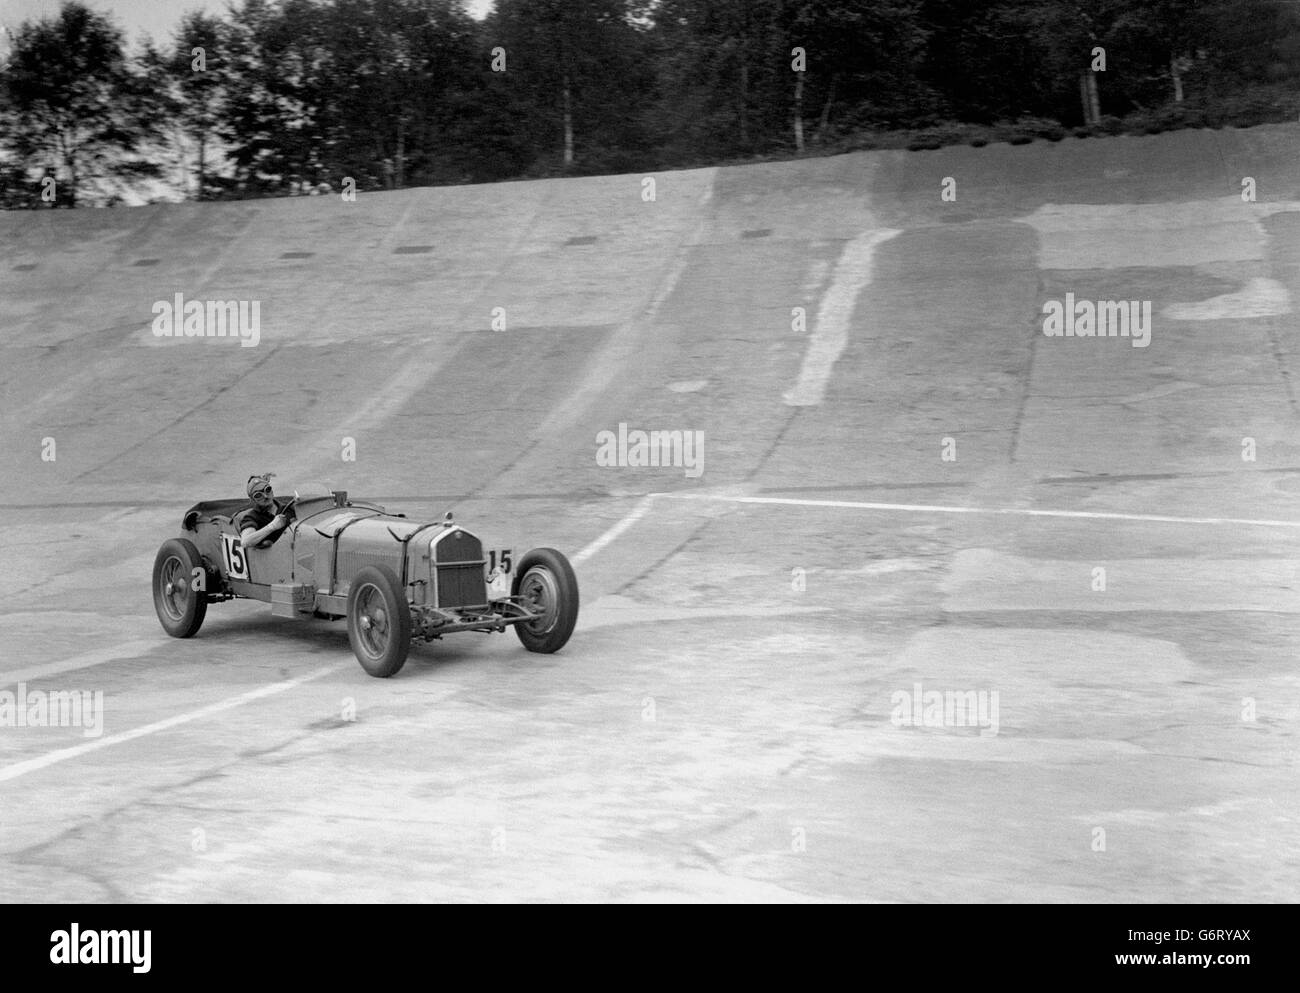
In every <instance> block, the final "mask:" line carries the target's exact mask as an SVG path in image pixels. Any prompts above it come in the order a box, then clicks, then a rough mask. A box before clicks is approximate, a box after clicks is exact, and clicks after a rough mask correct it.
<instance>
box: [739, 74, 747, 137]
mask: <svg viewBox="0 0 1300 993" xmlns="http://www.w3.org/2000/svg"><path fill="white" fill-rule="evenodd" d="M748 105H749V66H747V65H743V64H742V65H741V67H740V144H741V145H742V146H743V147H745V148H748V147H749V110H748Z"/></svg>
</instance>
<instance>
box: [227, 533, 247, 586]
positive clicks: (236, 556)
mask: <svg viewBox="0 0 1300 993" xmlns="http://www.w3.org/2000/svg"><path fill="white" fill-rule="evenodd" d="M221 555H222V557H223V558H225V560H226V575H228V576H229V577H230V578H231V579H247V578H248V559H246V558H244V546H243V545H242V544H240V541H239V538H237V537H236V536H235V535H233V534H223V535H222V536H221Z"/></svg>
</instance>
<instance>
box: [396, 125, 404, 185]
mask: <svg viewBox="0 0 1300 993" xmlns="http://www.w3.org/2000/svg"><path fill="white" fill-rule="evenodd" d="M395 165H396V180H395V181H396V184H397V188H398V189H399V190H400V189H402V188H403V187H405V185H406V118H405V116H403V117H400V118H398V120H397V162H396V164H395Z"/></svg>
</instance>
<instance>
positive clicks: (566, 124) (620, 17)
mask: <svg viewBox="0 0 1300 993" xmlns="http://www.w3.org/2000/svg"><path fill="white" fill-rule="evenodd" d="M640 10H641V8H640V7H638V6H634V5H633V4H631V3H629V2H627V0H498V2H497V5H496V8H495V10H494V11H493V14H492V15H491V16H490V17H489V18H488V19H487V20H486V22H485V23H484V26H483V29H482V35H483V37H484V39H485V40H486V41H487V42H488V43H489V45H490V46H491V47H493V48H495V47H501V48H504V49H505V52H506V59H507V69H506V72H505V73H504V76H505V82H506V84H507V86H508V87H509V91H510V94H511V96H512V98H513V100H514V101H515V102H516V105H517V106H520V107H523V108H525V109H526V112H527V116H528V119H529V120H530V122H531V126H530V127H529V130H528V132H527V134H528V138H529V141H530V143H531V144H532V145H533V147H534V148H536V149H537V150H538V151H539V153H540V154H542V155H543V156H548V155H549V156H557V153H558V158H559V160H560V161H561V162H562V164H563V167H564V168H565V169H566V170H567V169H573V168H575V167H576V168H579V169H585V170H589V171H590V170H594V169H597V168H607V167H611V166H613V167H618V166H619V165H620V164H626V165H628V166H629V167H631V161H632V160H633V159H635V160H637V161H641V156H642V155H644V153H645V151H646V149H647V144H648V142H647V139H646V135H645V132H644V130H643V117H644V112H645V110H646V108H647V107H648V106H649V104H650V102H651V101H652V100H653V93H654V82H655V81H654V75H653V73H652V71H651V67H650V64H649V60H648V59H647V57H646V48H645V39H644V36H643V32H642V30H641V29H640V28H639V27H638V26H637V24H636V23H635V21H634V18H636V17H637V16H638V14H639V13H640Z"/></svg>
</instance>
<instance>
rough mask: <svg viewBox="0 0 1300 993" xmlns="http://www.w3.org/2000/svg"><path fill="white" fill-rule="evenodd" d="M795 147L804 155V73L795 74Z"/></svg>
mask: <svg viewBox="0 0 1300 993" xmlns="http://www.w3.org/2000/svg"><path fill="white" fill-rule="evenodd" d="M794 147H795V151H797V152H798V153H799V154H801V155H802V154H803V73H801V72H796V73H795V74H794Z"/></svg>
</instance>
